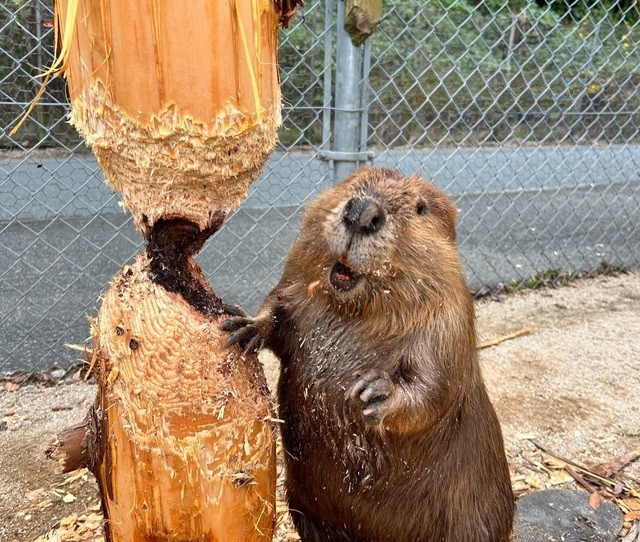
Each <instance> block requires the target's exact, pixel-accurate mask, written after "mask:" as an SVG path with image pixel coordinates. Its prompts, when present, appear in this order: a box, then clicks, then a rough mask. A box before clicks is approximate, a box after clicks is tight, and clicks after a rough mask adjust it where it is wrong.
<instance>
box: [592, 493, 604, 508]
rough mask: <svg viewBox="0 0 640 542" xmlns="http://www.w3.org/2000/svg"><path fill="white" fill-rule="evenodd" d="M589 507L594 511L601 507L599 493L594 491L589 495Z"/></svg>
mask: <svg viewBox="0 0 640 542" xmlns="http://www.w3.org/2000/svg"><path fill="white" fill-rule="evenodd" d="M589 506H590V507H591V508H593V509H594V510H597V509H598V508H600V507H601V506H602V497H601V496H600V493H598V492H597V491H594V492H593V493H592V494H591V495H589Z"/></svg>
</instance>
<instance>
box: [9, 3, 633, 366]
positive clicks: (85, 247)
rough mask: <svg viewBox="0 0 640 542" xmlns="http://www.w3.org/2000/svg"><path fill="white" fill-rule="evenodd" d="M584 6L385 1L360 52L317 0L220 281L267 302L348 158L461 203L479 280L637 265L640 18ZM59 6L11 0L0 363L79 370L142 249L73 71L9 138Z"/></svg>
mask: <svg viewBox="0 0 640 542" xmlns="http://www.w3.org/2000/svg"><path fill="white" fill-rule="evenodd" d="M585 5H587V4H585V3H584V2H582V1H581V0H578V1H576V2H569V3H565V2H560V1H558V2H556V1H551V0H549V1H546V0H544V1H542V0H541V1H539V2H523V1H519V0H509V1H507V0H466V1H465V0H395V1H392V0H389V1H387V2H385V14H384V18H383V20H382V22H381V23H380V25H379V28H378V29H377V31H376V32H375V34H374V35H373V36H372V37H371V38H370V39H369V40H367V42H366V44H365V45H364V46H363V47H362V48H360V49H358V48H355V47H353V46H352V45H350V43H349V42H345V34H344V32H341V31H339V28H340V25H339V23H340V22H341V20H342V13H343V12H342V11H341V10H343V9H344V2H343V1H342V0H325V1H324V2H320V1H319V0H316V1H313V0H308V1H307V2H306V6H305V8H304V10H303V11H302V13H301V14H300V16H299V17H298V18H297V19H295V21H294V23H293V26H292V28H291V29H290V30H288V31H285V32H283V34H282V42H281V47H280V64H281V73H282V87H283V95H284V123H283V126H282V129H281V130H280V133H279V139H280V144H279V148H278V149H277V151H276V152H275V153H274V154H273V155H272V156H271V158H270V159H269V161H268V163H267V166H266V168H265V172H264V174H263V176H262V177H261V179H260V180H259V181H258V182H257V183H256V184H255V186H254V188H253V189H252V192H251V194H250V197H249V198H248V200H247V201H246V202H245V204H244V205H243V206H242V207H241V209H240V210H239V211H238V212H237V213H235V214H234V215H233V216H232V217H230V219H229V221H228V223H227V224H226V225H225V227H224V228H223V230H222V231H220V232H219V233H218V234H217V235H216V236H215V237H214V239H212V240H211V241H210V242H209V243H208V244H207V246H206V247H205V249H204V250H203V251H202V254H201V255H200V256H199V260H200V263H201V264H202V266H203V269H204V270H205V272H206V274H207V276H208V278H209V279H210V281H211V283H212V284H213V285H214V288H216V290H217V291H218V292H220V293H221V294H222V295H223V296H224V297H225V298H226V299H227V300H228V301H230V302H236V303H241V304H243V305H245V306H246V307H247V308H249V309H250V310H253V309H254V308H255V306H256V305H257V303H258V302H259V300H260V299H261V298H262V297H263V296H264V295H265V293H266V292H267V291H268V290H269V288H270V287H271V286H272V285H273V284H274V283H275V282H276V280H277V278H278V276H279V270H280V265H281V262H282V258H283V256H284V254H285V253H286V250H287V249H288V247H289V245H290V243H291V242H292V240H293V238H294V236H295V234H296V232H297V228H298V225H299V214H300V210H301V208H302V206H303V205H304V204H305V203H306V202H307V201H308V200H309V199H310V198H312V197H313V196H314V195H315V194H317V193H318V191H320V190H322V189H323V188H324V187H326V186H328V185H330V184H331V183H333V182H336V181H337V180H338V179H339V178H340V177H341V176H342V175H344V173H345V172H346V171H347V170H348V169H350V168H351V167H353V166H354V165H355V164H357V162H353V161H352V160H353V159H354V157H357V158H358V159H360V160H361V161H372V162H373V163H374V164H377V165H384V166H389V167H396V168H399V169H400V170H402V171H404V172H406V173H413V172H418V173H420V174H421V175H423V176H425V177H427V178H430V179H432V180H433V181H434V182H435V183H436V184H437V185H439V186H440V187H441V188H443V189H444V190H445V191H446V192H447V193H449V194H450V195H451V196H452V197H453V198H454V199H455V201H456V203H457V205H458V207H459V209H460V220H459V225H458V239H459V244H460V249H461V253H462V257H463V262H464V268H465V272H466V276H467V279H468V282H469V284H470V286H471V287H472V288H474V289H482V288H486V287H492V286H494V285H496V284H500V283H502V284H510V285H512V286H514V287H516V286H517V285H520V284H524V283H529V284H532V283H535V281H536V280H540V281H546V280H551V281H553V280H554V279H555V280H559V278H561V276H559V273H560V272H569V273H571V272H577V271H579V270H584V269H598V268H600V267H601V266H603V265H604V268H607V266H609V267H618V266H628V267H633V266H638V265H639V264H640V211H639V210H638V209H639V208H640V23H639V19H640V11H639V8H638V7H637V5H636V2H624V1H623V2H613V1H609V2H605V1H599V2H598V1H595V2H590V3H588V5H589V8H588V9H587V8H585ZM567 6H570V7H567ZM52 19H53V12H52V5H51V1H50V0H0V128H1V131H0V372H8V371H13V370H17V369H26V370H39V369H44V368H48V367H50V366H52V365H58V366H62V367H67V366H69V364H70V363H72V362H73V361H74V360H75V359H76V358H77V357H78V352H77V351H75V350H69V349H67V348H65V347H64V345H65V344H67V343H73V344H79V343H80V344H81V343H83V341H84V340H85V338H86V337H87V335H88V323H87V322H86V319H85V315H87V314H89V315H91V314H95V312H96V306H97V298H98V295H99V293H100V292H101V291H103V290H104V289H105V287H106V284H107V282H108V281H109V280H110V278H111V277H112V276H113V275H114V274H115V273H116V271H117V270H118V268H119V267H120V266H121V265H122V264H124V263H126V262H128V261H130V260H131V259H132V258H133V256H134V255H135V254H136V253H137V252H138V251H139V250H140V248H141V244H142V240H141V238H140V237H139V235H138V234H137V233H136V232H135V230H134V228H133V226H132V223H131V220H130V218H129V216H128V215H127V214H125V213H124V212H123V211H122V209H121V208H120V206H119V198H118V197H117V196H116V195H114V194H113V193H111V192H110V191H109V189H108V188H106V186H105V185H104V183H103V177H102V174H101V172H100V170H99V169H98V167H97V165H96V162H95V160H94V159H93V157H92V156H91V154H90V153H89V152H88V151H87V149H86V148H85V147H84V145H83V144H82V142H81V141H80V138H79V137H78V135H77V133H76V132H75V131H74V130H73V129H72V128H71V126H70V125H69V124H68V123H67V122H66V115H67V112H68V107H67V100H66V95H65V87H64V82H63V81H62V80H54V81H53V82H52V84H50V85H49V86H48V87H47V90H46V92H45V94H44V96H43V99H42V100H41V102H40V103H39V105H38V106H36V108H35V109H34V111H33V113H32V114H31V116H30V118H29V120H28V121H27V122H26V123H25V125H24V126H23V128H22V129H21V130H20V131H19V132H18V134H17V135H16V136H14V137H12V136H10V135H9V130H10V128H11V127H12V126H13V125H14V124H15V123H16V121H17V119H18V118H19V117H20V116H21V115H22V114H23V113H24V111H25V110H26V108H27V106H28V104H29V103H30V101H31V99H32V98H33V96H34V95H35V92H36V91H37V89H38V88H39V84H40V80H39V79H38V78H37V75H38V74H39V73H41V71H42V69H43V67H46V66H47V65H48V64H50V63H51V61H52V59H53V31H52V29H51V21H52ZM345 51H346V52H345ZM347 61H349V62H347ZM345 93H346V94H345ZM344 136H349V137H344ZM346 156H347V157H349V160H347V161H344V160H341V159H340V158H344V157H346ZM536 275H537V276H538V279H534V280H533V281H531V277H535V276H536Z"/></svg>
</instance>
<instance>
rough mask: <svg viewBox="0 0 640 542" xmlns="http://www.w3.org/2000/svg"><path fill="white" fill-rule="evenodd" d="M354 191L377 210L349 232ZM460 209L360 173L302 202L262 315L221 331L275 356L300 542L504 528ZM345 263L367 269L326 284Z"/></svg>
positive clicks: (431, 538)
mask: <svg viewBox="0 0 640 542" xmlns="http://www.w3.org/2000/svg"><path fill="white" fill-rule="evenodd" d="M354 197H362V198H368V201H369V200H371V201H374V202H376V205H378V204H379V206H380V207H381V208H382V209H383V213H384V216H383V218H384V224H383V225H382V227H381V228H380V229H379V231H376V232H375V233H373V234H370V235H360V234H358V233H355V234H352V233H351V232H350V231H349V230H348V228H346V227H345V219H344V216H345V213H346V211H345V204H346V203H347V202H348V201H349V200H350V199H351V198H354ZM419 205H421V207H420V208H419V207H418V206H419ZM418 209H419V210H420V211H421V212H420V214H419V213H418ZM455 217H456V211H455V208H454V207H453V204H452V203H451V201H450V200H449V199H448V198H447V197H446V196H445V195H444V194H443V193H442V192H440V191H439V190H438V189H437V188H435V187H433V186H431V185H430V184H427V183H425V182H424V181H421V180H420V179H418V178H416V177H411V178H406V177H403V176H402V175H401V174H400V173H398V172H396V171H393V170H387V169H378V168H364V169H360V170H359V171H357V172H356V173H354V174H353V175H351V176H350V177H349V178H348V179H346V180H345V181H344V182H343V183H341V184H340V185H338V186H336V187H334V188H332V189H330V190H328V191H327V192H325V193H324V194H323V195H322V196H320V197H319V198H318V199H317V200H316V201H314V202H313V203H312V204H311V205H310V206H309V208H308V210H307V212H306V214H305V218H304V223H303V226H302V230H301V233H300V235H299V236H298V238H297V240H296V241H295V243H294V245H293V248H292V249H291V251H290V253H289V255H288V257H287V260H286V263H285V267H284V272H283V275H282V278H281V280H280V282H279V283H278V285H277V286H276V287H275V288H274V289H273V291H272V292H271V293H270V294H269V296H267V298H266V299H265V300H264V302H263V305H262V308H261V310H260V312H259V314H258V316H257V317H256V318H253V319H251V318H241V317H237V318H234V319H231V320H229V321H228V324H227V325H226V327H225V329H228V330H231V331H235V333H234V334H233V335H232V337H231V339H230V341H229V342H247V341H248V342H249V347H250V348H254V347H256V346H257V345H258V340H257V339H258V338H259V339H261V340H264V341H265V342H266V346H267V347H268V348H270V349H272V350H273V351H274V352H275V353H276V355H278V356H279V358H280V359H281V362H282V373H281V378H280V382H279V386H278V394H279V402H280V417H281V418H282V419H283V420H284V424H283V425H282V436H283V443H284V448H285V452H286V453H285V463H286V488H287V494H288V499H289V506H290V509H291V514H292V517H293V520H294V523H295V524H296V526H297V528H298V530H299V532H300V535H301V537H302V540H303V541H305V542H308V541H318V542H319V541H323V542H327V541H351V542H356V541H357V542H373V541H402V542H416V541H425V542H436V541H444V542H506V541H507V540H508V539H509V533H510V532H511V525H512V520H513V513H514V507H513V495H512V492H511V486H510V480H509V471H508V467H507V462H506V458H505V453H504V445H503V440H502V434H501V431H500V426H499V423H498V420H497V418H496V415H495V412H494V410H493V407H492V405H491V403H490V402H489V398H488V396H487V393H486V390H485V386H484V383H483V381H482V377H481V374H480V369H479V366H478V360H477V353H476V335H475V329H474V311H473V303H472V299H471V296H470V294H469V291H468V289H467V286H466V284H465V281H464V279H463V277H462V273H461V270H460V263H459V260H458V255H457V250H456V246H455V242H454V235H455ZM337 261H340V262H342V263H343V264H345V265H347V266H348V267H349V268H350V269H351V270H352V271H354V272H356V273H358V274H359V275H361V279H360V281H359V282H358V284H357V286H356V287H355V288H353V289H352V290H350V291H347V292H340V291H337V290H336V289H335V288H334V287H333V286H332V283H331V280H330V278H329V277H330V270H331V268H332V267H333V266H334V264H335V263H336V262H337ZM318 281H319V282H318Z"/></svg>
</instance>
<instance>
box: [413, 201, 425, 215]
mask: <svg viewBox="0 0 640 542" xmlns="http://www.w3.org/2000/svg"><path fill="white" fill-rule="evenodd" d="M426 212H427V204H426V203H425V202H424V201H422V200H420V201H419V202H418V205H416V213H418V214H419V215H423V214H425V213H426Z"/></svg>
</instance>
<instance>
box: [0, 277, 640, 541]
mask: <svg viewBox="0 0 640 542" xmlns="http://www.w3.org/2000/svg"><path fill="white" fill-rule="evenodd" d="M476 307H477V313H478V328H479V338H480V340H486V339H491V338H495V337H500V336H503V335H506V334H509V333H511V332H513V331H517V330H519V329H521V328H523V327H535V328H537V330H536V331H534V332H533V333H530V334H528V335H524V336H520V337H518V338H515V339H513V340H508V341H505V342H503V343H501V344H499V345H497V346H493V347H490V348H485V349H483V350H482V351H481V360H482V364H483V370H484V375H485V379H486V381H487V385H488V387H489V391H490V394H491V397H492V399H493V401H494V404H495V406H496V410H497V411H498V415H499V417H500V419H501V421H502V426H503V431H504V434H505V440H506V447H507V453H508V456H509V461H510V464H511V470H512V478H513V485H514V488H515V489H516V491H517V492H519V493H520V492H526V491H530V490H531V489H537V488H542V487H550V486H553V487H575V484H574V483H573V482H572V481H571V480H570V479H569V478H568V476H567V475H566V473H565V472H564V471H559V470H554V469H553V468H552V466H551V467H550V464H549V456H546V455H544V454H542V453H541V452H540V450H539V449H538V448H537V447H536V446H535V445H534V443H533V442H534V441H535V442H537V443H538V444H540V445H542V446H544V447H545V448H547V449H548V450H549V451H552V452H553V454H554V455H556V456H561V457H563V458H566V459H569V460H572V461H574V462H576V463H579V464H581V465H584V466H587V467H593V466H595V465H598V464H600V463H602V462H605V461H609V460H611V459H613V458H615V457H618V456H621V455H623V454H625V453H628V452H630V451H632V450H634V449H636V448H639V447H640V415H639V412H638V409H639V408H640V406H639V404H640V402H639V401H638V397H639V396H640V272H637V271H636V272H632V273H629V274H627V275H622V276H619V277H598V278H595V279H584V280H581V281H576V282H574V283H572V284H570V285H569V286H567V287H564V288H560V289H557V290H538V291H525V292H521V293H518V294H514V295H509V296H505V297H504V298H502V299H501V301H500V302H497V301H493V300H485V301H480V302H478V303H477V304H476ZM263 361H264V362H265V367H266V370H267V375H268V378H269V379H270V381H271V382H273V381H274V379H275V378H277V364H276V363H275V360H274V359H273V358H272V357H270V356H268V355H265V356H263ZM94 393H95V388H94V386H93V385H91V384H87V383H74V384H63V385H59V386H55V387H49V388H44V387H37V386H23V387H21V388H20V389H19V390H17V391H9V390H8V389H4V388H3V389H1V390H0V540H1V541H7V542H14V541H29V542H31V541H33V540H34V539H35V538H36V537H37V536H39V535H42V534H44V533H46V532H47V531H48V530H49V529H52V528H54V527H56V525H57V524H58V522H59V521H60V520H61V519H62V518H63V517H68V516H70V515H72V514H79V513H81V512H84V511H86V510H87V509H89V508H90V507H91V506H94V505H95V503H96V501H97V492H96V486H95V482H94V480H93V479H92V477H91V475H89V474H83V473H80V474H79V475H76V476H74V477H71V478H66V477H63V476H60V475H55V474H54V469H53V465H52V462H51V461H48V460H46V459H45V457H44V450H45V448H46V447H47V444H48V442H49V441H50V440H51V438H52V437H53V436H54V434H55V433H56V432H57V431H59V430H60V429H63V428H65V427H68V426H69V425H71V424H73V423H75V422H77V421H79V420H80V419H81V418H82V417H83V416H84V413H85V412H86V410H87V409H88V407H89V405H90V404H91V402H92V400H93V396H94ZM622 472H623V473H624V475H625V476H626V477H627V480H634V479H635V481H636V483H637V484H639V485H640V460H638V461H636V462H634V463H631V464H630V465H629V466H627V467H625V468H624V469H623V471H622ZM286 531H287V526H286V525H284V526H283V527H282V528H281V529H280V530H279V533H285V532H286ZM278 540H286V536H285V535H284V534H279V538H278Z"/></svg>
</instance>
